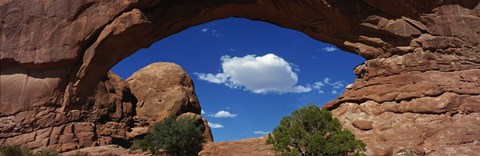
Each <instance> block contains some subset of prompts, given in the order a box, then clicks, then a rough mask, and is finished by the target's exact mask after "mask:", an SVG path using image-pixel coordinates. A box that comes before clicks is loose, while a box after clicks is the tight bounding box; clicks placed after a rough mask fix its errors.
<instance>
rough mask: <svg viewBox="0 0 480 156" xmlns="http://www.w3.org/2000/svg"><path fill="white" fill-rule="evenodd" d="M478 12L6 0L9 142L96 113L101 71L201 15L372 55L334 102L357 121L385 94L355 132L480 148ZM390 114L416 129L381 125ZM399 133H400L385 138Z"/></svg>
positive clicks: (428, 149) (2, 5) (238, 2)
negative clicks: (257, 23)
mask: <svg viewBox="0 0 480 156" xmlns="http://www.w3.org/2000/svg"><path fill="white" fill-rule="evenodd" d="M479 16H480V5H479V0H463V1H412V0H398V1H395V2H390V1H388V2H387V1H381V0H355V1H351V0H336V1H333V0H292V1H275V0H234V1H220V0H204V1H159V0H129V1H103V0H100V1H89V0H86V1H74V2H71V1H51V0H47V1H42V2H31V1H26V0H15V1H13V0H4V1H0V36H1V39H0V41H1V42H0V49H1V52H0V67H1V71H0V123H2V124H1V126H0V144H2V145H3V144H5V143H12V141H13V140H15V142H17V140H21V141H19V142H23V143H27V142H33V141H35V142H36V141H39V140H37V138H41V137H38V136H42V137H43V136H44V135H46V136H45V137H43V138H50V136H51V135H47V134H51V133H50V131H52V134H53V131H55V132H57V131H64V128H65V127H68V126H69V125H75V124H77V122H78V123H82V122H86V121H90V119H91V118H90V117H86V116H85V115H87V116H88V113H85V112H88V110H89V108H90V107H89V106H90V105H91V104H89V101H91V99H89V98H90V97H92V95H93V94H95V93H94V91H95V87H96V85H97V84H98V82H100V81H101V80H102V78H103V77H104V75H105V74H106V73H107V71H108V69H110V67H112V66H113V65H114V64H115V63H116V62H118V61H119V60H121V59H123V58H125V57H127V56H129V55H130V54H132V53H134V52H135V51H137V50H138V49H139V48H142V47H146V46H148V45H150V44H152V43H153V42H155V41H158V40H160V39H162V38H165V37H167V36H169V35H172V34H174V33H176V32H179V31H181V30H183V29H186V28H188V27H190V26H192V25H196V24H200V23H204V22H208V21H211V20H215V19H221V18H226V17H245V18H249V19H254V20H262V21H267V22H271V23H275V24H278V25H280V26H283V27H286V28H290V29H294V30H298V31H301V32H303V33H305V34H307V35H309V36H310V37H312V38H314V39H317V40H319V41H324V42H329V43H332V44H335V45H336V46H338V47H339V48H341V49H343V50H347V51H350V52H352V53H355V54H358V55H360V56H362V57H364V58H365V59H367V61H366V62H365V63H364V64H363V65H360V66H358V67H357V68H355V71H354V72H355V73H356V74H357V75H358V79H357V80H356V81H355V83H354V84H353V85H352V86H351V89H349V90H347V91H346V92H345V93H344V94H343V95H342V96H341V97H339V98H338V99H337V100H334V101H332V102H330V103H329V104H327V105H326V107H327V108H329V109H335V110H334V113H335V112H336V113H335V114H336V115H337V116H338V117H339V118H340V119H341V120H342V121H343V122H344V123H346V125H347V126H351V124H349V123H348V122H350V120H351V118H348V119H347V118H346V117H347V116H348V115H353V114H355V113H354V112H355V111H356V110H357V108H361V107H363V106H362V104H365V103H374V104H375V109H373V108H370V107H367V108H368V109H373V110H375V111H376V113H375V114H368V113H366V112H364V114H367V115H365V116H363V117H362V118H365V119H361V120H366V121H371V122H372V123H373V129H372V130H369V131H368V133H367V132H363V131H362V132H360V131H358V132H355V133H356V134H357V135H359V136H362V135H364V136H365V137H360V138H364V140H365V141H366V142H367V144H368V148H369V152H370V154H375V155H380V154H388V153H391V152H396V151H402V150H404V149H405V150H410V149H411V148H414V151H416V152H417V153H420V154H422V153H425V154H436V152H440V153H445V154H457V153H458V154H462V153H463V154H472V153H479V152H480V149H479V148H478V140H480V137H478V135H477V133H476V132H471V131H470V130H469V129H471V128H476V127H477V126H478V125H479V124H478V122H479V120H480V119H479V118H478V115H479V111H480V109H479V108H480V107H479V104H480V103H479V101H480V99H479V96H480V89H479V88H480V79H479V76H478V75H480V74H479V73H480V62H479V61H478V60H480V59H479V57H480V55H479V53H480V48H479V43H480V27H478V25H480V17H479ZM345 103H350V104H345ZM352 104H353V105H352ZM342 105H343V106H342ZM115 107H116V106H115ZM337 108H338V109H337ZM122 110H123V109H122ZM377 111H378V112H377ZM340 112H345V113H340ZM392 113H393V115H392ZM113 114H116V115H119V114H120V113H113ZM113 114H112V115H113ZM122 114H124V113H122ZM125 114H128V113H125ZM361 114H362V113H361ZM389 114H390V115H389ZM383 115H385V116H383ZM425 115H426V116H428V117H427V118H432V119H433V118H435V120H432V122H433V121H437V120H436V118H437V117H442V119H441V120H440V119H439V120H440V121H449V122H438V123H437V124H434V125H429V124H428V123H424V122H423V121H422V120H423V119H422V118H421V116H425ZM127 116H128V115H127ZM112 117H113V116H112ZM357 117H360V116H357ZM389 117H390V118H389ZM410 117H412V118H413V119H411V120H410ZM443 117H445V118H447V119H445V120H444V119H443ZM127 118H128V117H127ZM416 118H419V119H418V120H419V121H416V120H415V119H416ZM404 119H405V120H404ZM407 119H409V120H407ZM355 120H360V119H355ZM380 120H385V121H390V122H392V124H393V125H391V127H395V126H402V125H410V126H411V127H412V129H415V130H413V131H406V129H408V127H407V128H406V129H404V130H402V129H401V128H390V129H381V128H380V129H378V128H377V127H378V124H379V122H380ZM400 121H402V122H403V121H405V122H406V124H398V123H399V122H400ZM407 121H408V122H407ZM114 123H119V124H120V123H122V122H114ZM105 125H107V124H105ZM113 125H115V124H113ZM387 125H388V124H387ZM458 126H461V127H464V128H466V129H467V130H464V131H463V132H465V133H463V132H461V133H460V132H459V134H465V135H467V134H468V135H469V136H470V135H471V136H470V137H468V138H471V139H466V140H462V139H458V138H459V137H458V136H457V135H450V134H455V133H453V132H456V129H458V128H457V127H458ZM73 127H75V126H73ZM94 127H97V126H94ZM108 127H118V126H108ZM120 127H121V126H120ZM380 127H382V126H380ZM383 127H385V126H383ZM387 127H388V126H387ZM421 127H428V128H427V129H426V130H421V129H422V128H421ZM350 128H351V129H352V130H355V129H354V128H353V127H350ZM448 128H450V129H452V130H449V131H446V129H448ZM477 129H478V128H477ZM114 130H115V129H112V131H114ZM373 132H375V133H373ZM115 133H116V132H115ZM120 133H123V132H120ZM62 134H63V133H62ZM388 134H395V135H396V137H398V138H395V137H392V139H388V137H387V138H385V137H380V136H389V137H390V135H388ZM443 134H444V135H443ZM16 136H24V137H22V139H13V138H15V137H16ZM407 136H422V137H417V138H422V140H418V141H415V143H406V141H407V140H408V139H401V138H404V137H407ZM65 137H66V138H68V137H67V136H65ZM367 137H368V138H371V139H375V138H377V139H376V140H374V141H369V140H367ZM56 138H57V137H53V138H52V140H54V141H55V140H56ZM87 138H88V137H87ZM435 138H436V139H435ZM440 138H444V139H445V140H443V141H442V140H441V139H440ZM460 138H461V137H460ZM438 139H440V140H438ZM40 140H41V139H40ZM68 140H69V139H62V141H66V142H65V147H62V148H66V149H69V148H73V147H72V145H70V144H68V143H69V141H68ZM70 140H75V139H70ZM378 140H380V141H378ZM447 140H460V141H455V142H453V143H452V142H448V141H447ZM39 142H41V141H39ZM46 142H47V144H48V143H50V142H52V141H46ZM72 142H75V143H74V144H75V146H79V142H78V141H70V143H72ZM107 142H108V141H107ZM32 144H33V143H32ZM38 145H39V144H36V143H35V144H34V145H32V146H38ZM41 146H42V147H43V146H46V145H45V144H41ZM417 147H418V148H417ZM441 147H448V148H442V149H445V150H440V148H441ZM442 151H443V152H442ZM448 152H450V153H448Z"/></svg>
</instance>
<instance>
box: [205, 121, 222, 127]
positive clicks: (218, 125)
mask: <svg viewBox="0 0 480 156" xmlns="http://www.w3.org/2000/svg"><path fill="white" fill-rule="evenodd" d="M208 126H210V128H223V125H221V124H218V123H213V122H208Z"/></svg>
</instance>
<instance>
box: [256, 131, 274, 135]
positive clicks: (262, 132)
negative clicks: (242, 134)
mask: <svg viewBox="0 0 480 156" xmlns="http://www.w3.org/2000/svg"><path fill="white" fill-rule="evenodd" d="M268 133H270V132H265V131H253V134H259V135H267V134H268Z"/></svg>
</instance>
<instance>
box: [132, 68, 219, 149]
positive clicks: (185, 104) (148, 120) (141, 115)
mask: <svg viewBox="0 0 480 156" xmlns="http://www.w3.org/2000/svg"><path fill="white" fill-rule="evenodd" d="M126 82H127V83H128V84H129V86H130V88H131V92H132V93H133V94H134V95H135V97H136V98H137V99H138V103H137V105H136V117H135V124H136V125H135V127H134V128H133V129H132V132H131V133H129V137H130V138H133V137H136V136H138V135H143V134H145V133H146V131H147V130H148V127H149V126H151V125H154V124H156V123H159V122H160V121H162V120H163V119H165V118H167V117H168V116H170V115H177V116H179V117H182V116H191V117H194V118H196V119H198V120H199V121H201V124H202V125H203V126H204V127H205V138H206V140H207V141H213V137H212V134H211V131H210V127H208V123H207V121H206V120H205V119H204V118H203V117H202V116H200V115H199V114H200V111H201V108H200V103H199V102H198V99H197V96H196V94H195V90H194V86H193V81H192V79H191V78H190V76H188V74H187V73H186V72H185V71H184V70H183V68H182V67H180V66H179V65H177V64H174V63H168V62H158V63H153V64H150V65H148V66H146V67H144V68H142V69H140V70H139V71H137V72H135V73H134V74H132V76H130V77H129V78H128V79H127V80H126Z"/></svg>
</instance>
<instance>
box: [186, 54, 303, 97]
mask: <svg viewBox="0 0 480 156" xmlns="http://www.w3.org/2000/svg"><path fill="white" fill-rule="evenodd" d="M220 60H221V61H222V63H221V64H222V70H223V72H222V73H217V74H211V73H207V74H206V73H194V74H196V75H197V76H198V79H200V80H204V81H208V82H211V83H215V84H224V85H226V86H228V87H230V88H235V89H244V90H247V91H250V92H253V93H258V94H264V93H280V94H281V93H305V92H310V91H311V90H312V88H310V87H308V86H307V87H305V86H301V85H297V82H298V76H297V74H296V73H295V72H294V71H293V70H292V67H291V64H290V63H289V62H287V61H285V60H284V59H283V58H280V57H278V56H276V55H275V54H271V53H270V54H266V55H264V56H255V55H246V56H244V57H230V56H228V55H226V56H222V58H221V59H220Z"/></svg>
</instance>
